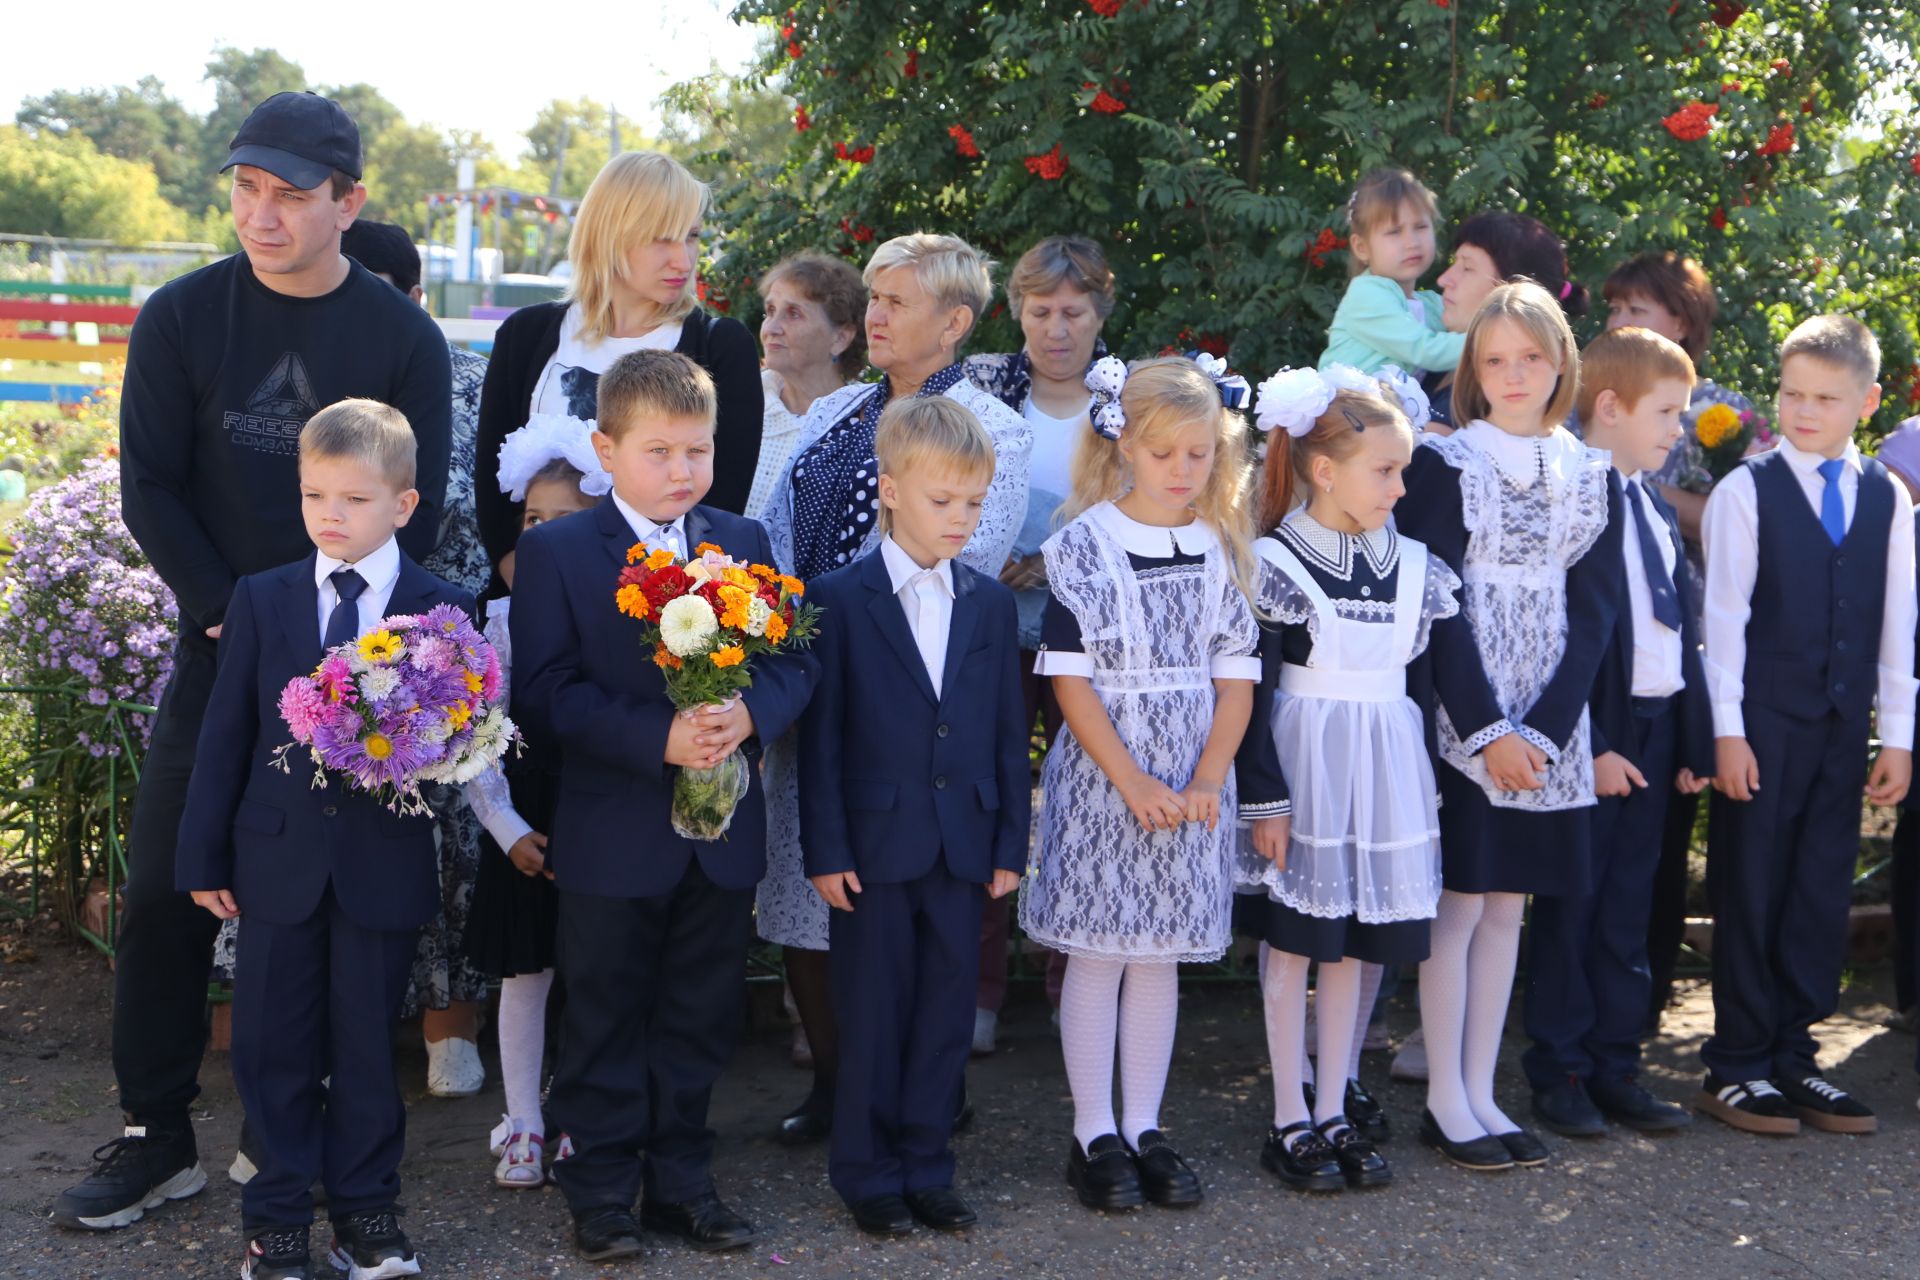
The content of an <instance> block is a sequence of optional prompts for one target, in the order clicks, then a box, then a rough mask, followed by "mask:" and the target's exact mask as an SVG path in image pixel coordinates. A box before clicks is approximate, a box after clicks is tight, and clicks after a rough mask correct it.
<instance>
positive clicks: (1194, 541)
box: [1087, 502, 1220, 560]
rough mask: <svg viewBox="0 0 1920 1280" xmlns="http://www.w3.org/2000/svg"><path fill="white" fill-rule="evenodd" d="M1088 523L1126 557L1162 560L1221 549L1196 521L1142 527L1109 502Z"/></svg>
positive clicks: (1206, 526) (1090, 513)
mask: <svg viewBox="0 0 1920 1280" xmlns="http://www.w3.org/2000/svg"><path fill="white" fill-rule="evenodd" d="M1087 516H1088V518H1089V519H1091V520H1093V521H1095V522H1096V523H1098V524H1099V526H1100V527H1101V528H1102V529H1104V530H1106V531H1107V532H1108V533H1109V534H1111V535H1112V536H1113V539H1114V541H1116V542H1118V543H1119V544H1120V546H1121V548H1122V549H1123V550H1125V551H1126V552H1127V553H1128V554H1129V555H1136V556H1151V557H1152V558H1154V559H1156V560H1164V559H1166V558H1168V557H1169V556H1173V555H1176V554H1178V555H1188V556H1203V555H1205V554H1207V552H1209V551H1211V550H1213V549H1214V548H1215V547H1217V546H1219V545H1220V537H1219V535H1218V534H1216V533H1215V532H1214V531H1213V526H1212V525H1210V524H1208V523H1207V522H1206V521H1204V520H1201V519H1199V518H1198V517H1196V518H1195V519H1194V521H1193V523H1192V524H1183V525H1180V526H1178V527H1177V528H1168V527H1166V526H1164V525H1157V524H1141V523H1140V522H1139V521H1138V520H1135V519H1134V518H1133V517H1132V516H1129V515H1127V514H1126V513H1125V512H1123V511H1121V510H1120V508H1118V507H1116V506H1114V505H1113V504H1112V503H1111V502H1103V503H1101V504H1100V505H1099V506H1097V507H1093V508H1090V509H1089V510H1088V512H1087Z"/></svg>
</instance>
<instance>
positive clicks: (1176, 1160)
mask: <svg viewBox="0 0 1920 1280" xmlns="http://www.w3.org/2000/svg"><path fill="white" fill-rule="evenodd" d="M1133 1163H1134V1165H1135V1166H1136V1167H1137V1168H1138V1169H1139V1170H1140V1190H1141V1192H1142V1193H1143V1194H1144V1195H1145V1196H1146V1197H1147V1199H1149V1200H1151V1201H1153V1203H1155V1204H1157V1205H1160V1206H1162V1207H1163V1208H1167V1209H1185V1208H1189V1207H1191V1206H1193V1205H1196V1204H1199V1203H1200V1201H1201V1200H1202V1199H1204V1198H1205V1196H1206V1194H1207V1193H1206V1190H1205V1188H1203V1187H1202V1186H1201V1185H1200V1175H1199V1174H1197V1173H1195V1172H1194V1171H1193V1168H1192V1166H1190V1165H1189V1164H1188V1163H1187V1162H1186V1161H1185V1160H1183V1159H1181V1158H1180V1153H1179V1152H1177V1151H1175V1150H1174V1149H1173V1144H1172V1143H1170V1142H1168V1141H1167V1135H1166V1134H1164V1133H1162V1132H1160V1131H1159V1130H1158V1129H1147V1130H1144V1131H1143V1132H1142V1133H1141V1134H1140V1142H1139V1144H1138V1145H1137V1146H1135V1147H1134V1151H1133Z"/></svg>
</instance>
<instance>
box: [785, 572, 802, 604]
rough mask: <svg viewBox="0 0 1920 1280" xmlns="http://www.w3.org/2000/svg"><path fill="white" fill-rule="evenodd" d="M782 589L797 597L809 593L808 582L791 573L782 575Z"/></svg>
mask: <svg viewBox="0 0 1920 1280" xmlns="http://www.w3.org/2000/svg"><path fill="white" fill-rule="evenodd" d="M780 589H781V590H782V591H784V592H786V593H787V594H788V595H790V596H792V597H794V598H795V599H798V598H800V597H801V596H804V595H806V594H807V584H806V583H804V582H802V581H800V579H798V578H796V577H793V576H792V575H791V574H785V573H783V574H781V575H780Z"/></svg>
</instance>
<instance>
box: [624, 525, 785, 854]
mask: <svg viewBox="0 0 1920 1280" xmlns="http://www.w3.org/2000/svg"><path fill="white" fill-rule="evenodd" d="M695 552H696V555H695V558H694V559H692V560H688V561H681V560H679V559H677V558H676V557H675V556H674V554H673V553H672V552H670V551H652V552H649V551H648V550H647V548H646V546H645V545H644V544H641V543H636V544H635V545H634V546H633V548H632V549H631V550H629V551H628V552H627V567H626V568H625V569H622V570H621V571H620V578H619V581H618V583H617V584H616V585H615V587H614V606H615V607H616V608H617V609H619V610H620V612H621V613H623V614H625V615H626V616H627V617H629V618H633V619H635V620H637V621H638V622H640V623H641V624H642V626H641V631H640V642H641V644H642V645H643V646H644V647H645V648H646V649H648V650H649V651H650V655H649V656H650V658H651V660H652V662H653V664H654V665H655V666H656V667H659V668H660V672H661V674H662V675H663V676H664V677H665V678H666V683H667V697H668V698H669V699H670V700H671V701H672V703H673V705H674V707H675V709H676V710H678V711H679V712H680V713H681V714H683V715H685V714H689V713H691V712H692V711H693V710H695V709H696V708H699V707H707V706H725V705H727V704H728V703H730V702H732V701H733V699H735V698H736V697H738V696H739V695H740V691H741V690H742V689H746V688H749V687H751V686H752V684H753V662H754V659H756V658H758V657H759V656H760V655H762V654H767V653H780V652H786V651H789V650H793V649H802V648H805V647H806V646H807V644H808V642H810V641H811V640H812V639H813V636H814V633H815V631H816V630H817V629H818V625H819V617H820V610H818V609H816V608H815V607H813V606H812V605H809V604H806V603H805V602H804V601H803V599H802V597H804V596H805V595H806V590H807V588H806V584H805V583H803V582H801V581H800V580H799V579H798V578H794V577H789V576H788V575H786V574H783V573H781V572H779V571H778V570H777V569H774V568H772V567H771V566H769V565H764V564H743V563H741V562H740V561H738V560H735V559H733V558H731V557H730V556H727V555H726V554H724V553H723V552H722V551H721V550H720V548H718V547H716V546H714V545H713V544H712V543H710V542H703V543H701V544H700V545H699V546H698V547H696V548H695ZM748 767H749V766H748V765H747V762H746V759H745V757H743V756H742V755H741V754H740V753H739V751H737V750H736V751H734V752H733V753H732V754H731V755H729V756H728V757H727V758H726V759H725V760H722V761H721V762H720V763H719V764H717V765H714V766H713V767H712V768H708V769H684V768H683V769H681V770H679V771H678V773H676V774H675V775H674V780H673V829H674V830H675V831H677V832H679V833H680V834H681V835H683V836H685V837H687V838H688V839H690V840H718V839H719V838H720V837H721V836H723V835H725V834H726V831H727V827H728V826H729V825H731V823H732V822H733V811H734V808H735V806H737V805H738V804H739V803H740V801H741V799H742V798H743V797H745V795H746V794H747V787H748V783H749V778H748V774H747V770H748Z"/></svg>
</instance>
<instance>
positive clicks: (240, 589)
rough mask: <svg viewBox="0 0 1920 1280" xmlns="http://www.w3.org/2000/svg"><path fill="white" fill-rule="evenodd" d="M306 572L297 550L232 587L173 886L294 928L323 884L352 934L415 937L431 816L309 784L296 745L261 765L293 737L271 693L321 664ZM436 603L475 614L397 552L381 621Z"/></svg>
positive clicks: (430, 852)
mask: <svg viewBox="0 0 1920 1280" xmlns="http://www.w3.org/2000/svg"><path fill="white" fill-rule="evenodd" d="M313 564H314V558H313V556H311V555H309V556H308V557H307V558H306V559H304V560H300V561H297V562H295V563H293V564H289V565H283V566H281V567H280V568H278V569H269V570H267V571H266V572H265V573H256V574H250V575H248V576H247V577H244V578H242V579H240V580H239V582H237V583H236V584H234V589H233V599H232V602H231V603H230V604H228V606H227V612H226V617H225V619H224V621H223V622H222V624H221V625H222V631H221V633H220V644H219V650H218V654H219V667H218V670H217V671H216V673H215V675H214V680H213V696H212V698H211V699H210V701H209V702H208V704H207V718H206V721H205V722H204V724H203V726H202V728H201V730H200V743H199V747H198V749H197V750H196V751H195V752H194V758H193V775H192V777H191V778H190V779H189V780H188V783H187V804H186V809H185V811H184V812H183V813H182V815H181V818H180V840H179V844H178V846H177V848H176V850H175V853H174V885H175V887H176V888H178V889H180V890H182V891H183V892H191V891H193V890H197V889H231V890H233V896H234V900H235V901H236V902H237V903H238V904H239V906H240V910H241V912H242V913H243V914H244V915H246V916H247V917H249V918H251V919H255V920H261V921H264V922H266V923H269V924H298V923H300V922H301V921H303V920H306V919H309V918H310V917H311V916H312V915H313V913H314V911H315V910H317V909H318V907H319V905H320V900H321V897H322V895H323V894H324V893H325V891H326V888H327V885H328V884H329V883H331V884H332V885H333V893H334V897H335V898H336V899H337V900H338V901H339V903H340V908H341V910H342V911H344V912H346V914H347V916H348V917H349V918H350V919H352V920H353V921H354V922H355V923H357V924H359V925H360V926H362V927H363V928H367V929H389V930H406V929H417V928H419V927H420V926H421V925H423V924H425V923H426V922H427V921H428V920H431V919H432V918H433V915H434V913H435V912H436V911H437V910H438V909H439V906H440V864H439V859H438V857H437V856H436V854H435V852H434V844H433V819H432V818H428V817H414V818H403V817H400V816H399V815H398V814H395V813H391V812H389V811H388V810H387V808H386V807H385V806H384V805H382V804H381V803H380V802H379V801H377V800H375V799H374V798H373V797H372V796H370V795H367V794H366V793H364V792H360V791H352V790H349V789H348V788H347V786H346V784H344V783H342V782H340V781H339V780H337V779H334V780H329V781H328V783H327V785H326V786H325V787H324V788H321V789H318V790H316V789H314V788H313V787H312V785H311V783H312V780H313V774H314V765H313V760H312V757H311V756H310V755H308V754H307V753H306V751H305V750H304V749H296V750H293V751H290V752H288V753H287V760H288V762H289V763H290V764H291V765H292V772H291V773H282V772H281V771H280V770H279V769H276V768H273V767H272V766H271V764H270V761H271V759H272V757H273V752H274V750H275V749H276V748H278V747H280V746H282V745H284V744H286V743H289V742H292V741H293V734H292V733H291V732H290V731H289V730H288V729H287V726H286V722H285V721H283V720H282V719H281V718H280V691H281V690H282V689H284V688H286V685H287V682H288V681H289V680H292V679H293V678H294V677H295V676H304V675H310V674H311V673H312V672H313V669H314V668H315V667H317V666H319V665H320V659H321V657H322V649H321V645H320V588H319V586H318V585H317V584H315V582H314V580H313ZM437 604H454V605H458V606H460V607H461V608H462V609H465V610H466V611H467V612H468V613H469V614H472V613H473V611H474V605H473V597H472V596H470V595H468V594H467V593H466V592H464V591H461V590H460V589H459V588H457V587H454V586H451V585H449V584H447V583H445V582H442V581H441V580H440V579H438V578H436V577H434V576H433V575H432V574H430V573H428V572H427V571H426V570H425V569H422V568H421V567H420V566H419V565H417V564H415V563H414V562H413V561H412V560H411V559H409V558H408V557H407V555H406V553H405V552H402V553H401V554H400V576H399V578H398V579H397V580H396V581H395V582H394V585H393V596H392V598H391V599H390V600H389V601H388V604H387V613H388V614H389V615H392V614H396V613H425V612H426V611H427V610H428V609H431V608H432V607H433V606H435V605H437Z"/></svg>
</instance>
